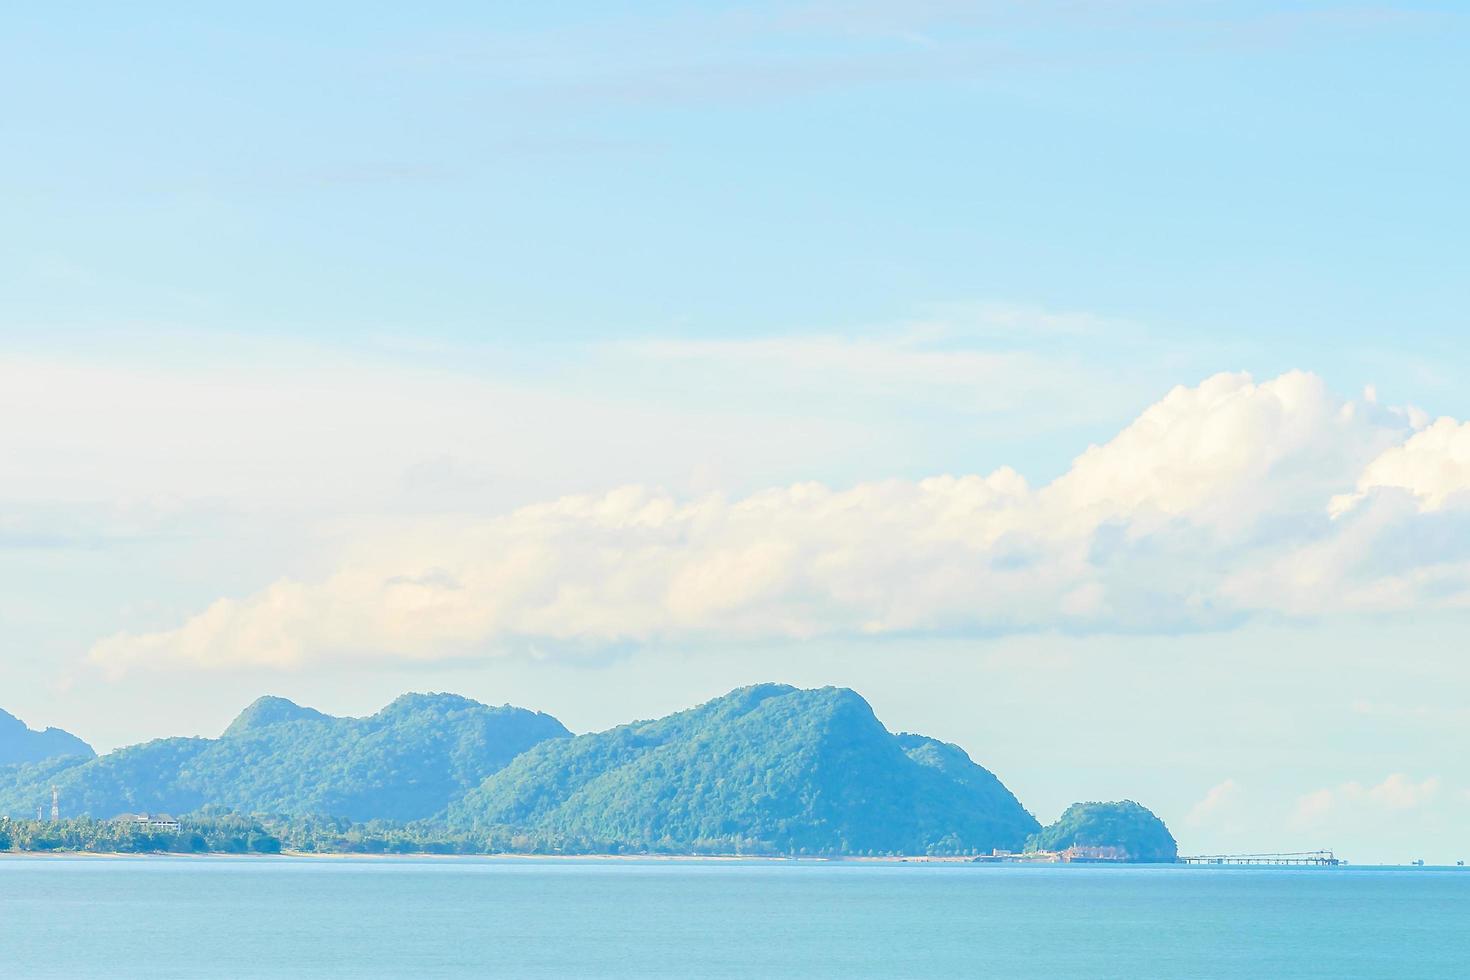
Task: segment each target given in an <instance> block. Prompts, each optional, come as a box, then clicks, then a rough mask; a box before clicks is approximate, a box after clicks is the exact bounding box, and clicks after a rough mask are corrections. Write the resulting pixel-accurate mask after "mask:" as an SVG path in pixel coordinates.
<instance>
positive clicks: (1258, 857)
mask: <svg viewBox="0 0 1470 980" xmlns="http://www.w3.org/2000/svg"><path fill="white" fill-rule="evenodd" d="M1179 863H1180V864H1270V865H1313V866H1316V867H1323V868H1335V867H1337V866H1338V865H1339V864H1345V863H1346V862H1345V861H1342V860H1339V859H1338V857H1337V855H1335V854H1333V853H1332V852H1331V851H1293V852H1290V853H1281V854H1191V855H1188V856H1182V855H1181V856H1180V858H1179Z"/></svg>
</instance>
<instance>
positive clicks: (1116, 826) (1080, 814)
mask: <svg viewBox="0 0 1470 980" xmlns="http://www.w3.org/2000/svg"><path fill="white" fill-rule="evenodd" d="M1073 844H1082V845H1092V846H1097V847H1121V848H1123V849H1124V850H1125V851H1127V852H1128V860H1130V861H1133V862H1136V863H1141V864H1157V863H1166V864H1172V863H1173V862H1174V860H1175V859H1176V858H1177V857H1178V856H1179V845H1178V844H1177V843H1175V841H1174V835H1173V834H1171V833H1169V828H1168V827H1166V826H1165V825H1164V821H1162V820H1160V819H1159V818H1158V817H1157V816H1155V815H1154V813H1153V811H1152V810H1150V809H1149V808H1148V807H1145V806H1142V805H1140V804H1138V803H1134V802H1133V801H1132V800H1123V801H1122V802H1120V803H1073V804H1072V805H1071V806H1069V807H1067V812H1065V813H1063V814H1062V815H1061V816H1060V817H1058V818H1057V822H1056V823H1054V824H1051V825H1050V826H1048V827H1046V828H1045V829H1043V830H1041V831H1039V832H1038V833H1035V834H1032V835H1031V837H1029V838H1028V839H1027V841H1026V850H1028V851H1063V850H1066V849H1067V848H1069V847H1071V846H1072V845H1073Z"/></svg>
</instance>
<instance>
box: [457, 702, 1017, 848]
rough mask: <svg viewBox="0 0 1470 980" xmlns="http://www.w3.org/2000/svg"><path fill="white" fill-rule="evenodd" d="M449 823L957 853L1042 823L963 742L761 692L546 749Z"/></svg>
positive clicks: (662, 844)
mask: <svg viewBox="0 0 1470 980" xmlns="http://www.w3.org/2000/svg"><path fill="white" fill-rule="evenodd" d="M449 822H450V825H451V827H454V828H457V829H460V830H466V831H478V832H488V831H492V830H494V829H497V828H506V827H511V828H518V829H519V830H520V831H521V832H522V833H525V834H530V835H535V836H539V837H541V838H543V839H551V840H562V841H565V842H567V843H568V845H570V846H575V847H579V848H583V849H593V850H618V849H634V850H638V849H645V848H646V849H654V850H666V851H723V852H726V853H728V852H732V851H737V850H738V851H740V852H743V853H771V852H775V853H788V852H796V853H813V854H817V853H824V854H859V853H869V852H875V853H894V852H897V853H905V854H914V853H925V852H926V851H936V852H946V853H958V852H965V851H968V850H971V849H974V850H980V851H989V850H990V849H991V848H994V847H1002V848H1018V847H1020V845H1021V843H1022V842H1023V841H1024V840H1025V838H1026V836H1027V835H1028V834H1030V833H1032V832H1034V831H1036V830H1037V829H1038V827H1039V825H1038V824H1037V822H1036V820H1035V818H1034V817H1032V816H1031V814H1029V813H1027V812H1026V810H1025V809H1023V808H1022V806H1021V804H1020V803H1019V802H1017V800H1016V798H1015V797H1014V796H1013V795H1011V793H1010V791H1009V790H1007V789H1006V788H1005V787H1004V786H1003V785H1002V784H1001V783H1000V781H999V780H998V779H996V778H995V776H994V775H992V774H991V773H990V772H988V771H987V770H985V769H983V768H981V767H980V766H978V765H976V764H975V763H974V762H972V761H970V758H969V756H967V755H966V754H965V753H964V752H963V751H962V750H961V749H959V748H957V747H956V746H953V745H947V744H945V743H943V742H938V741H935V740H933V739H928V738H924V737H923V736H918V735H894V734H892V733H890V732H889V731H888V730H887V729H885V728H884V727H883V725H882V723H880V722H879V721H878V719H877V718H876V717H874V715H873V710H872V708H871V707H869V705H868V703H867V702H866V701H864V700H863V699H862V698H861V697H859V696H858V695H857V694H855V693H854V692H852V691H849V690H846V689H841V688H830V687H829V688H822V689H820V690H799V689H796V688H792V687H787V686H785V685H776V684H766V685H760V686H756V687H747V688H741V689H740V690H737V691H734V692H732V693H730V694H728V695H726V696H724V697H722V698H717V699H716V700H713V701H710V702H708V703H707V704H703V705H700V706H699V707H696V708H692V709H690V710H687V711H682V712H679V713H678V714H674V715H670V716H668V717H666V718H661V719H658V720H656V721H643V722H635V723H633V724H630V725H623V726H621V727H619V728H614V729H612V730H610V731H606V732H601V733H598V734H594V735H583V736H580V737H578V738H572V739H560V740H556V741H548V742H544V743H542V744H540V745H538V746H536V747H535V748H533V749H531V750H530V751H528V752H527V753H526V754H525V755H522V756H521V757H519V758H518V759H516V760H515V761H513V762H512V763H511V764H510V765H508V766H506V767H505V768H504V769H502V770H500V771H499V772H497V773H494V774H493V775H491V776H490V777H488V778H487V779H486V780H485V781H484V782H483V783H482V784H481V785H480V786H479V787H478V788H477V789H474V790H472V791H471V792H469V793H467V794H465V796H464V797H463V798H462V799H460V800H459V801H457V802H456V803H454V804H453V805H451V807H450V809H449Z"/></svg>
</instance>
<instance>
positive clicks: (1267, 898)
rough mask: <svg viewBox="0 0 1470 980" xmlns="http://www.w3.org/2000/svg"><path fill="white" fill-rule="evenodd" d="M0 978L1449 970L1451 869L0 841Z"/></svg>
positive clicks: (1469, 941)
mask: <svg viewBox="0 0 1470 980" xmlns="http://www.w3.org/2000/svg"><path fill="white" fill-rule="evenodd" d="M0 976H3V977H4V978H6V980H10V978H28V977H65V978H91V977H107V978H117V977H147V978H180V980H205V978H215V977H228V978H232V980H233V978H249V977H351V978H371V977H412V978H430V977H453V978H459V977H517V978H520V977H617V978H635V977H636V978H645V977H660V978H664V977H667V978H696V977H742V978H744V977H751V978H776V977H824V978H843V980H851V978H857V977H885V978H887V977H915V978H919V977H922V978H944V977H1004V978H1033V977H1034V978H1048V980H1055V978H1073V977H1075V978H1089V980H1092V978H1103V977H1119V978H1145V977H1179V978H1185V977H1201V978H1204V977H1209V978H1252V980H1256V978H1287V977H1331V978H1338V980H1341V978H1352V977H1385V978H1387V977H1391V978H1396V980H1397V978H1466V977H1470V869H1465V868H1367V867H1346V868H1292V869H1285V868H1252V867H1242V868H1231V867H1183V866H1180V867H1163V866H1160V867H1120V866H1112V867H1109V866H1096V865H1091V866H1087V865H1061V866H1057V865H1051V866H1024V865H999V866H979V865H957V864H924V863H910V864H864V863H845V862H842V863H827V862H821V861H681V860H597V859H588V860H576V859H545V860H538V859H518V858H509V859H492V858H485V859H479V858H452V859H415V858H381V859H370V858H304V857H281V858H270V857H252V858H226V857H91V856H54V857H34V856H10V857H0Z"/></svg>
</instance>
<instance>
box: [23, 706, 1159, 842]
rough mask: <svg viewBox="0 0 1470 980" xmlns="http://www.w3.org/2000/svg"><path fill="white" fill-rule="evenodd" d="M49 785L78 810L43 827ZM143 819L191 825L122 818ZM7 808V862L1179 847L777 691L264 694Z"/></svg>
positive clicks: (35, 781)
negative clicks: (529, 706) (1027, 804)
mask: <svg viewBox="0 0 1470 980" xmlns="http://www.w3.org/2000/svg"><path fill="white" fill-rule="evenodd" d="M8 717H9V716H8V715H6V716H4V717H3V718H0V727H3V722H4V718H8ZM12 727H13V726H12ZM20 727H21V728H22V729H23V730H24V726H20ZM32 734H37V733H32ZM52 786H55V787H57V789H58V791H59V794H60V806H61V813H62V814H63V815H64V816H65V817H67V819H64V820H59V821H54V822H53V821H49V820H45V821H43V820H40V819H29V818H33V817H42V816H46V815H48V814H49V813H50V808H51V787H52ZM124 813H144V814H155V815H156V814H159V813H173V814H180V815H181V816H180V817H179V823H180V827H179V829H178V831H177V832H174V831H173V829H172V827H171V826H164V827H160V824H159V822H158V821H157V820H155V821H153V822H152V823H151V824H150V823H148V822H142V821H118V820H112V819H110V818H113V817H116V816H118V815H120V814H124ZM0 814H8V815H9V816H8V817H4V816H0V851H3V850H10V849H15V850H24V851H99V852H100V851H121V852H131V851H143V852H150V851H166V852H181V853H206V852H209V853H214V852H218V853H236V854H245V853H277V852H280V851H283V850H284V851H290V852H302V853H322V854H327V853H355V854H502V853H524V854H619V853H623V854H645V853H655V854H657V853H663V854H748V855H797V856H801V855H812V856H877V855H921V854H929V855H943V856H963V855H974V854H985V853H989V852H990V851H991V850H992V849H996V848H999V849H1002V850H1019V849H1020V848H1021V847H1022V846H1023V845H1024V846H1025V847H1026V848H1027V849H1030V850H1037V849H1041V850H1064V849H1066V848H1067V847H1069V846H1071V845H1073V844H1079V845H1095V846H1114V847H1121V848H1124V849H1125V850H1126V851H1127V853H1128V854H1129V855H1130V859H1131V860H1136V861H1172V860H1173V859H1174V857H1175V854H1176V847H1175V843H1174V839H1173V837H1172V836H1170V834H1169V832H1168V829H1167V828H1166V827H1164V825H1163V823H1162V822H1161V821H1159V819H1158V818H1157V817H1155V816H1154V815H1153V814H1152V813H1150V812H1149V811H1148V810H1146V809H1144V808H1143V807H1141V806H1139V805H1138V804H1136V803H1132V802H1124V803H1079V804H1076V805H1074V806H1072V807H1071V808H1069V809H1068V810H1067V812H1066V813H1065V814H1063V815H1062V817H1061V819H1059V820H1058V821H1057V822H1056V823H1055V824H1053V825H1052V826H1050V827H1047V828H1045V829H1042V828H1041V827H1040V826H1039V825H1038V824H1037V822H1036V820H1035V818H1034V817H1032V816H1031V814H1030V813H1028V812H1026V810H1025V809H1024V808H1023V807H1022V806H1021V804H1020V803H1019V802H1018V801H1017V800H1016V798H1015V796H1013V795H1012V794H1011V792H1010V791H1009V790H1007V789H1006V787H1005V786H1004V785H1002V784H1001V782H1000V780H998V779H997V778H996V777H995V776H994V775H993V774H992V773H991V772H989V771H988V770H986V769H984V768H983V767H981V766H979V765H976V764H975V762H973V761H972V760H971V759H970V757H969V756H968V755H967V754H966V753H965V752H964V751H963V750H962V749H960V748H959V747H957V746H954V745H949V744H947V743H944V742H939V741H936V740H934V739H931V738H926V737H924V736H922V735H911V734H893V733H891V732H889V731H888V730H887V729H886V728H884V727H883V725H882V724H881V723H880V722H879V721H878V719H877V718H876V717H874V715H873V710H872V708H871V707H870V706H869V705H868V703H867V702H866V701H864V700H863V699H862V698H861V697H859V696H858V695H857V694H855V693H854V692H852V691H849V690H845V689H841V688H822V689H820V690H799V689H796V688H792V687H787V686H784V685H776V684H765V685H759V686H755V687H747V688H741V689H739V690H736V691H733V692H731V693H730V694H728V695H726V696H725V697H722V698H717V699H715V700H713V701H710V702H708V703H706V704H702V705H699V706H698V707H695V708H691V709H689V710H687V711H681V712H679V713H677V714H673V715H669V716H668V717H665V718H660V719H656V720H653V721H640V722H635V723H633V724H629V725H623V726H620V727H618V728H614V729H611V730H610V731H606V732H601V733H597V734H592V735H583V736H580V737H576V738H573V737H572V736H571V734H570V733H569V732H568V731H567V730H566V728H564V727H563V726H562V725H561V723H560V722H558V721H557V720H556V719H554V718H552V717H550V716H549V715H545V714H540V713H537V712H532V711H526V710H524V709H521V708H513V707H509V706H505V707H500V708H491V707H487V706H485V705H483V704H480V703H478V702H475V701H471V700H468V699H466V698H462V697H457V696H455V695H449V694H410V695H405V696H403V697H401V698H399V699H398V700H396V701H394V702H393V703H392V704H390V705H389V706H388V707H386V708H384V709H383V710H382V711H380V712H378V713H377V714H375V715H372V716H371V717H368V718H334V717H332V716H330V715H325V714H322V713H321V712H319V711H314V710H312V709H310V708H305V707H302V706H300V705H296V704H293V703H291V702H290V701H286V700H284V699H281V698H261V699H260V700H258V701H256V702H255V703H254V704H252V705H250V706H249V707H248V708H246V709H245V711H243V712H242V713H241V714H240V716H239V717H238V718H236V719H235V721H234V723H233V724H231V725H230V726H229V728H228V729H226V731H225V733H224V734H223V735H222V736H221V737H220V738H217V739H209V738H167V739H159V740H157V741H153V742H147V743H144V744H142V745H134V746H129V747H128V748H124V749H119V750H118V751H116V752H112V753H110V754H108V755H106V756H102V757H100V758H96V757H91V756H90V755H74V756H62V757H53V758H43V759H41V760H39V761H37V760H34V759H29V760H26V761H23V762H19V763H15V764H11V765H5V766H0ZM11 818H15V819H11Z"/></svg>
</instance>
